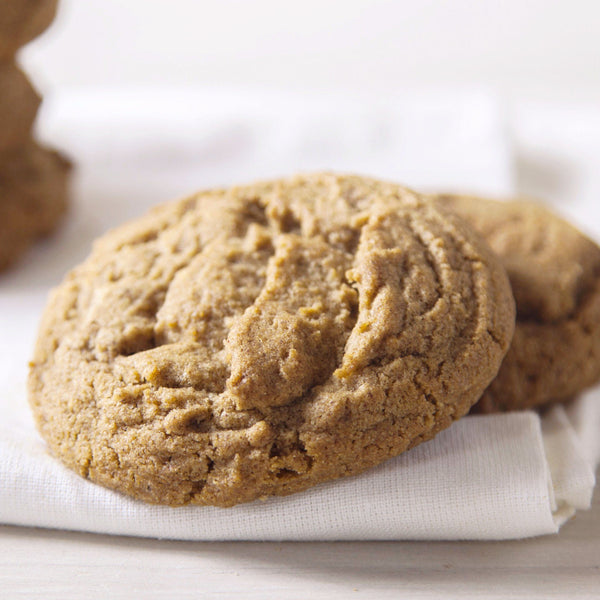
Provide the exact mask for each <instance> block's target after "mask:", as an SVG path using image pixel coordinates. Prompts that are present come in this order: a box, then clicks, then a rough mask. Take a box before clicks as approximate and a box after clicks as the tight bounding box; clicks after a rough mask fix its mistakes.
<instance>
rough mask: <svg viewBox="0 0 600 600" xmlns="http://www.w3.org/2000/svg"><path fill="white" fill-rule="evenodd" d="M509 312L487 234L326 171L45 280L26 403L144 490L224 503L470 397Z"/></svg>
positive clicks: (248, 192)
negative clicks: (53, 284) (57, 281)
mask: <svg viewBox="0 0 600 600" xmlns="http://www.w3.org/2000/svg"><path fill="white" fill-rule="evenodd" d="M513 327H514V301H513V298H512V294H511V292H510V286H509V283H508V280H507V278H506V274H505V272H504V270H503V269H502V267H501V266H500V264H499V262H498V260H497V258H496V257H495V256H494V255H493V254H492V253H491V252H490V250H489V248H488V247H487V246H486V245H485V244H484V243H482V242H481V240H480V238H479V237H478V236H477V235H476V234H474V233H473V231H472V230H471V229H470V228H469V227H468V226H466V225H465V224H464V222H462V221H461V220H460V219H458V218H456V217H454V216H453V215H448V214H446V213H445V212H444V211H443V210H440V209H439V207H438V206H437V205H436V204H435V203H433V202H431V201H428V200H426V199H424V198H422V197H420V196H418V195H417V194H415V193H413V192H411V191H410V190H407V189H404V188H401V187H399V186H397V185H393V184H388V183H383V182H379V181H375V180H371V179H367V178H363V177H355V176H337V175H331V174H316V175H307V176H298V177H294V178H290V179H283V180H277V181H271V182H265V183H258V184H254V185H249V186H244V187H234V188H230V189H226V190H214V191H207V192H202V193H199V194H196V195H195V196H192V197H190V198H187V199H184V200H181V201H178V202H172V203H168V204H165V205H163V206H160V207H158V208H156V209H155V210H153V211H152V212H150V213H149V214H148V215H147V216H145V217H143V218H141V219H139V220H137V221H135V222H132V223H130V224H127V225H124V226H123V227H121V228H119V229H116V230H114V231H112V232H110V233H108V234H107V235H106V236H104V237H103V238H101V239H100V240H98V241H97V242H96V244H95V246H94V249H93V251H92V254H91V256H90V257H89V258H88V259H87V260H86V261H85V262H84V263H83V264H82V265H80V266H78V267H77V268H75V269H74V270H73V271H72V272H71V273H70V274H69V275H68V276H67V277H66V279H65V281H64V282H63V283H62V284H61V285H60V286H59V287H58V288H57V289H56V290H55V291H54V292H53V294H52V295H51V298H50V301H49V304H48V307H47V309H46V311H45V314H44V317H43V320H42V324H41V329H40V335H39V339H38V342H37V346H36V350H35V355H34V358H33V361H32V363H31V372H30V381H29V385H30V403H31V406H32V409H33V412H34V414H35V417H36V421H37V425H38V428H39V430H40V431H41V433H42V435H43V436H44V438H45V439H46V440H47V442H48V444H49V446H50V448H51V450H52V451H53V452H54V454H55V455H56V456H58V457H59V458H61V459H62V460H63V461H64V462H65V463H66V464H67V465H69V466H70V467H71V468H73V469H75V470H76V471H77V472H79V473H80V474H81V475H82V476H85V477H88V478H90V479H91V480H93V481H95V482H98V483H100V484H102V485H105V486H107V487H110V488H114V489H116V490H119V491H121V492H124V493H127V494H130V495H132V496H134V497H136V498H139V499H142V500H145V501H148V502H154V503H165V504H171V505H181V504H186V503H190V502H191V503H195V504H213V505H218V506H231V505H234V504H237V503H240V502H248V501H252V500H255V499H257V498H265V497H267V496H271V495H284V494H289V493H292V492H298V491H301V490H304V489H306V488H308V487H310V486H312V485H314V484H317V483H319V482H322V481H326V480H330V479H334V478H337V477H341V476H345V475H352V474H355V473H359V472H360V471H363V470H364V469H366V468H369V467H371V466H374V465H376V464H378V463H380V462H382V461H383V460H385V459H387V458H390V457H392V456H395V455H397V454H399V453H401V452H403V451H404V450H407V449H408V448H410V447H412V446H415V445H416V444H418V443H420V442H422V441H425V440H428V439H430V438H432V437H433V436H434V435H435V434H436V433H437V432H439V431H440V430H442V429H444V428H445V427H447V426H448V425H450V424H451V423H452V421H453V420H455V419H457V418H459V417H461V416H462V415H464V414H465V413H467V412H468V411H469V409H470V407H471V405H472V404H473V403H474V402H475V401H476V400H477V399H478V398H479V396H480V395H481V393H482V392H483V390H484V389H485V388H486V386H487V385H488V383H489V382H490V381H491V379H492V378H493V377H494V376H495V375H496V372H497V370H498V367H499V365H500V363H501V360H502V357H503V356H504V354H505V352H506V350H507V348H508V345H509V343H510V338H511V336H512V332H513Z"/></svg>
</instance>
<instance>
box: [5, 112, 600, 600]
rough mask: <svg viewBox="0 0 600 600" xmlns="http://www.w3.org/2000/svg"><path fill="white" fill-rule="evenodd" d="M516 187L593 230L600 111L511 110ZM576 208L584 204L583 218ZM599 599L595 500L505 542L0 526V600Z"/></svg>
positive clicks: (599, 199)
mask: <svg viewBox="0 0 600 600" xmlns="http://www.w3.org/2000/svg"><path fill="white" fill-rule="evenodd" d="M513 121H514V122H513V125H514V128H515V131H514V133H515V139H516V141H517V143H518V146H519V161H518V164H517V174H518V184H519V187H520V191H524V192H527V193H530V194H536V193H537V194H539V195H541V196H543V197H545V198H547V199H549V200H550V201H552V202H553V203H555V205H556V206H557V208H559V209H562V210H563V212H565V213H567V214H570V215H571V216H572V217H573V219H574V220H575V221H579V224H580V225H582V226H583V227H584V228H585V229H588V230H589V231H590V232H592V233H595V234H596V235H598V234H599V232H600V217H599V215H600V208H599V207H600V175H598V173H599V172H600V170H599V169H598V168H597V165H598V160H599V159H598V158H597V157H598V156H600V111H598V110H597V109H594V110H591V111H589V113H588V114H587V115H586V113H585V111H583V112H582V111H578V110H575V109H573V107H567V108H564V107H563V108H560V109H556V110H554V109H547V110H545V111H540V110H539V108H538V107H535V106H529V107H527V106H525V107H521V108H519V109H518V110H516V111H514V114H513ZM582 206H585V207H587V208H586V212H582V210H581V208H582ZM233 597H237V598H261V599H268V598H286V599H287V598H303V599H305V598H314V599H315V600H316V599H318V598H354V597H356V598H378V599H385V598H400V597H407V598H455V597H456V598H458V597H460V598H528V599H530V598H544V599H546V598H600V497H599V495H598V493H596V497H595V499H594V503H593V507H592V509H591V510H589V511H582V512H578V513H577V516H576V517H575V519H574V520H572V521H571V522H569V523H567V524H566V525H564V526H563V528H562V529H561V531H560V533H559V534H558V535H554V536H545V537H541V538H534V539H527V540H520V541H507V542H458V543H457V542H453V543H448V542H356V543H198V542H170V541H158V540H149V539H136V538H124V537H111V536H102V535H93V534H82V533H70V532H65V531H49V530H38V529H28V528H19V527H6V526H5V527H0V598H2V600H4V599H12V598H44V599H45V600H51V599H60V600H69V599H71V598H86V599H94V598H111V599H112V598H114V599H118V598H178V599H184V598H233Z"/></svg>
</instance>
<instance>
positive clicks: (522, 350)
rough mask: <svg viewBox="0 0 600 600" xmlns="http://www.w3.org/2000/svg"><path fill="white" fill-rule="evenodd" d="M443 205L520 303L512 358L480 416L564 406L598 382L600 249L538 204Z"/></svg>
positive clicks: (454, 201) (468, 201) (467, 201)
mask: <svg viewBox="0 0 600 600" xmlns="http://www.w3.org/2000/svg"><path fill="white" fill-rule="evenodd" d="M438 198H439V199H440V200H441V201H442V202H443V203H444V204H445V205H446V206H447V207H451V209H452V210H453V211H455V212H456V213H457V214H458V215H460V216H461V217H462V218H464V219H465V220H467V221H468V222H469V223H470V224H471V225H472V226H473V227H474V228H475V229H476V230H478V231H479V232H480V233H481V234H483V237H484V238H485V240H486V241H487V242H488V243H489V245H490V246H491V248H492V249H493V250H494V251H495V252H496V254H497V255H498V256H499V257H500V260H501V261H502V264H503V265H504V267H505V268H506V271H507V273H508V276H509V279H510V282H511V285H512V289H513V293H514V296H515V300H516V303H517V324H516V328H515V335H514V338H513V341H512V344H511V347H510V350H509V351H508V354H507V355H506V358H505V359H504V362H503V363H502V367H501V368H500V372H499V373H498V376H497V377H496V379H494V381H493V382H492V384H491V385H490V386H489V388H488V389H487V390H486V391H485V393H484V394H483V397H482V399H481V400H480V402H479V403H478V404H477V405H476V406H475V407H474V411H478V412H495V411H504V410H518V409H525V408H531V407H535V406H541V405H544V404H550V403H553V402H559V401H564V400H568V399H570V398H571V397H573V396H575V395H576V394H578V393H579V392H581V391H582V390H583V389H585V388H587V387H589V386H590V385H592V384H594V383H596V382H597V381H598V380H600V248H599V247H598V246H597V245H596V244H595V243H594V242H592V241H591V240H590V239H588V238H587V237H586V236H584V235H583V234H582V233H581V232H580V231H578V230H577V229H575V228H574V227H573V226H571V225H570V224H569V223H567V222H566V221H564V220H563V219H561V218H560V217H558V216H556V215H555V214H553V213H552V212H550V211H549V210H547V209H546V208H544V207H543V206H540V205H538V204H535V203H533V202H527V201H511V202H508V201H507V202H499V201H494V200H484V199H481V198H473V197H463V196H440V197H438Z"/></svg>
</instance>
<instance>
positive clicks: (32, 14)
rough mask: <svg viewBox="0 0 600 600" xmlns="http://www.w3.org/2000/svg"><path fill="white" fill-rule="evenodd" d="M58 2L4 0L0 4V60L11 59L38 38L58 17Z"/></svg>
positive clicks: (50, 0)
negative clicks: (21, 48)
mask: <svg viewBox="0 0 600 600" xmlns="http://www.w3.org/2000/svg"><path fill="white" fill-rule="evenodd" d="M57 6H58V0H2V3H1V4H0V59H4V60H5V59H7V58H11V57H12V56H13V55H14V53H15V52H16V51H17V50H18V49H19V48H20V47H21V46H24V45H25V44H26V43H27V42H30V41H31V40H32V39H33V38H35V37H37V36H38V35H40V34H41V33H43V32H44V30H45V29H46V28H47V27H48V26H49V25H50V23H52V21H53V20H54V17H55V16H56V8H57Z"/></svg>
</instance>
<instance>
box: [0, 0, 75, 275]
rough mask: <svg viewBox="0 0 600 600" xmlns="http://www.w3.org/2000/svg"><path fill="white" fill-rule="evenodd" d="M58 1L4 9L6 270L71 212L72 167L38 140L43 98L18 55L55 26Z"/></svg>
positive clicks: (18, 1) (0, 72)
mask: <svg viewBox="0 0 600 600" xmlns="http://www.w3.org/2000/svg"><path fill="white" fill-rule="evenodd" d="M56 5H57V0H4V1H3V2H2V3H1V4H0V269H3V268H5V267H6V266H8V265H9V264H10V263H12V262H13V261H14V260H15V259H16V258H17V257H18V256H19V255H20V254H21V253H22V252H23V251H24V250H25V249H26V248H27V247H28V246H29V245H30V244H31V242H32V241H33V240H34V239H35V238H37V237H39V236H41V235H44V234H47V233H49V232H50V231H51V230H52V228H53V227H54V226H55V224H56V222H57V221H58V219H59V218H60V216H61V215H62V214H63V212H64V210H65V207H66V196H67V179H68V171H69V163H68V161H66V160H65V159H64V158H63V157H62V156H61V155H60V154H58V153H57V152H55V151H53V150H49V149H47V148H44V147H42V146H40V145H39V144H37V143H36V142H35V141H34V140H33V137H32V127H33V122H34V120H35V117H36V114H37V111H38V108H39V104H40V97H39V95H38V93H37V92H36V90H35V89H34V88H33V86H32V85H31V83H30V81H29V80H28V78H27V76H26V75H25V74H24V73H23V72H22V71H21V70H20V68H19V67H18V66H17V64H16V63H15V53H16V51H17V50H18V49H19V48H20V47H21V46H22V45H23V44H26V43H27V42H29V41H30V40H31V39H33V38H34V37H35V36H37V35H39V34H40V33H42V32H43V31H44V30H45V29H46V27H48V25H50V23H51V22H52V19H53V18H54V15H55V12H56Z"/></svg>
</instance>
